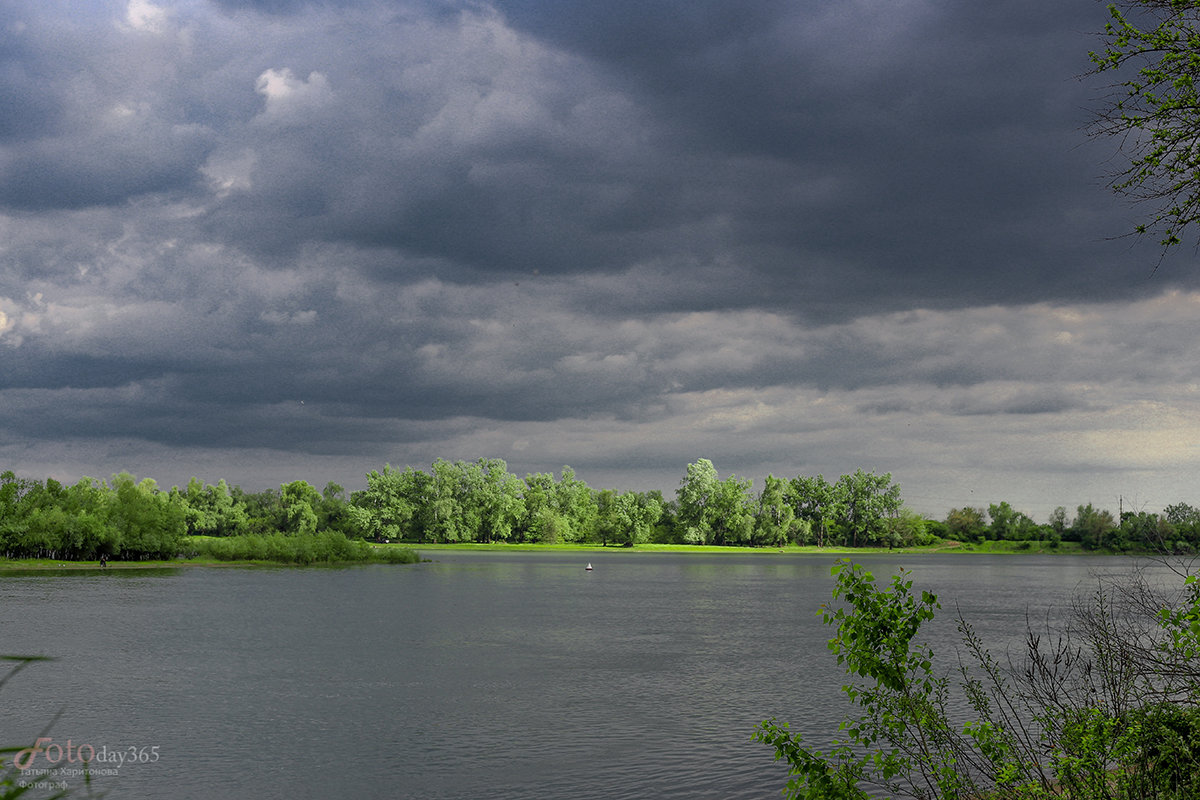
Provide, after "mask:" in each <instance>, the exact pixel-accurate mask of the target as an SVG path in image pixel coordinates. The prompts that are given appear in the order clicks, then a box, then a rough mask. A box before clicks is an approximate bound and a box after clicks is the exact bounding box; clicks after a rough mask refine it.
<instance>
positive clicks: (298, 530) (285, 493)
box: [279, 481, 321, 536]
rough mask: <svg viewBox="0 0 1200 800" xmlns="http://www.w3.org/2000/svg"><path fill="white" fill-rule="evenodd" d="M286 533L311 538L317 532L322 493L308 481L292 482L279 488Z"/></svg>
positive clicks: (283, 528) (283, 527)
mask: <svg viewBox="0 0 1200 800" xmlns="http://www.w3.org/2000/svg"><path fill="white" fill-rule="evenodd" d="M279 502H280V504H281V505H282V507H283V526H282V530H283V532H284V533H287V534H291V535H295V536H311V535H313V534H314V533H316V532H317V508H318V507H319V506H320V505H321V493H320V492H318V491H317V489H316V487H314V486H313V485H312V484H310V483H309V482H308V481H292V482H291V483H285V484H283V485H282V486H280V487H279Z"/></svg>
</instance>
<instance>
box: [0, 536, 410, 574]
mask: <svg viewBox="0 0 1200 800" xmlns="http://www.w3.org/2000/svg"><path fill="white" fill-rule="evenodd" d="M420 560H421V557H420V555H418V554H417V552H416V551H415V550H413V549H412V548H409V547H405V546H401V545H375V544H370V543H368V542H363V541H358V540H353V541H352V540H348V539H346V537H344V536H342V535H341V534H334V533H328V534H316V535H313V536H285V535H283V534H268V535H266V536H260V535H254V534H252V535H248V536H227V537H218V536H190V537H188V538H187V539H186V540H184V542H183V543H182V547H181V555H179V556H178V557H176V558H171V559H153V560H135V561H122V560H120V559H110V560H109V561H108V563H107V564H106V565H105V566H103V567H102V566H101V564H100V562H99V561H64V560H61V559H49V558H20V559H2V558H0V572H6V571H14V572H15V571H28V570H56V571H62V570H67V571H70V570H96V569H106V570H147V569H162V568H164V567H215V566H278V565H291V566H319V565H326V566H337V565H345V564H415V563H417V562H419V561H420Z"/></svg>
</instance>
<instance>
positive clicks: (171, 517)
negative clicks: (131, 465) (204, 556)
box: [109, 472, 187, 559]
mask: <svg viewBox="0 0 1200 800" xmlns="http://www.w3.org/2000/svg"><path fill="white" fill-rule="evenodd" d="M111 486H112V490H113V496H112V499H111V501H110V506H109V522H110V524H111V525H112V526H113V528H115V529H116V531H117V532H118V533H119V536H120V539H119V541H120V554H119V555H120V556H121V557H122V558H135V559H142V558H173V557H174V556H175V555H176V554H177V553H178V552H179V545H180V543H181V541H182V539H183V537H184V536H185V535H186V533H187V521H186V520H185V519H184V512H183V509H182V508H181V507H180V506H179V504H178V503H175V502H172V501H171V498H170V495H168V494H166V493H164V492H160V491H158V487H157V485H156V484H155V482H154V481H153V480H152V479H151V478H145V479H143V480H142V481H140V482H139V481H138V480H137V479H136V478H134V477H133V476H132V475H130V474H129V473H128V472H122V473H120V474H118V475H114V476H113V477H112V481H111Z"/></svg>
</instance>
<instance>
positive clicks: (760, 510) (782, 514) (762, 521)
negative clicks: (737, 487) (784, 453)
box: [751, 475, 802, 547]
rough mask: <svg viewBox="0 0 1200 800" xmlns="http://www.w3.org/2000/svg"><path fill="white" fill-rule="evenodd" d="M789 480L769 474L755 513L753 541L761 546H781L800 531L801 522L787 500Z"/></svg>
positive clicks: (760, 493) (759, 496) (759, 494)
mask: <svg viewBox="0 0 1200 800" xmlns="http://www.w3.org/2000/svg"><path fill="white" fill-rule="evenodd" d="M787 491H788V482H787V481H785V480H784V479H782V478H776V477H775V476H774V475H768V476H767V478H766V481H765V482H764V484H763V488H762V491H761V492H759V493H758V505H757V508H756V509H755V514H754V536H753V537H752V539H751V542H752V543H753V544H755V545H758V546H760V547H781V546H783V545H785V544H788V543H789V542H791V541H792V539H793V537H794V536H795V535H796V534H797V533H798V532H799V531H800V528H801V524H802V523H801V522H799V521H797V519H796V511H795V509H793V508H792V506H791V505H790V504H789V503H788V501H787Z"/></svg>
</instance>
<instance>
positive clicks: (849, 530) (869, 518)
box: [834, 469, 903, 547]
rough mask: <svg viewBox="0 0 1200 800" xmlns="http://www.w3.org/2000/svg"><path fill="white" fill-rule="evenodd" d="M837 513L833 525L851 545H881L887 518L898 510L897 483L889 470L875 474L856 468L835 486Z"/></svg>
mask: <svg viewBox="0 0 1200 800" xmlns="http://www.w3.org/2000/svg"><path fill="white" fill-rule="evenodd" d="M834 490H835V495H836V497H837V509H838V512H839V513H838V516H837V517H836V518H835V522H834V524H835V527H836V529H837V530H838V532H839V533H840V535H841V538H842V541H845V542H847V543H848V544H850V545H851V546H852V547H859V546H862V545H878V544H884V543H885V542H886V538H887V532H888V526H889V521H890V520H891V519H893V518H895V516H896V515H897V514H899V512H900V508H901V506H902V505H903V501H902V500H901V499H900V486H899V485H898V484H895V483H892V476H891V474H890V473H884V474H883V475H876V474H875V473H873V472H863V471H862V470H861V469H860V470H856V471H855V472H854V474H853V475H843V476H842V477H841V478H839V479H838V482H837V484H835V486H834Z"/></svg>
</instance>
